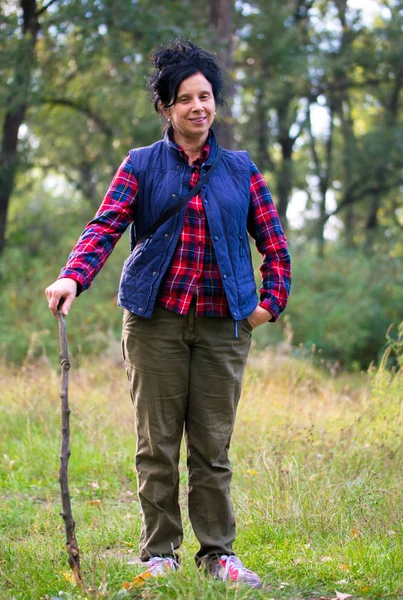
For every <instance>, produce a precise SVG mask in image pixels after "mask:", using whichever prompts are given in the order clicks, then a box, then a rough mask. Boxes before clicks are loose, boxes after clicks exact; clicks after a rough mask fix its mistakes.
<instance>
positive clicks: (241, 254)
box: [239, 235, 243, 256]
mask: <svg viewBox="0 0 403 600" xmlns="http://www.w3.org/2000/svg"><path fill="white" fill-rule="evenodd" d="M239 244H240V248H239V256H243V237H242V236H241V235H240V236H239Z"/></svg>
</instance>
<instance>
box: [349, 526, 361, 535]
mask: <svg viewBox="0 0 403 600" xmlns="http://www.w3.org/2000/svg"><path fill="white" fill-rule="evenodd" d="M361 535H362V533H361V531H360V530H359V529H358V527H353V528H352V530H351V537H352V538H357V537H360V536H361Z"/></svg>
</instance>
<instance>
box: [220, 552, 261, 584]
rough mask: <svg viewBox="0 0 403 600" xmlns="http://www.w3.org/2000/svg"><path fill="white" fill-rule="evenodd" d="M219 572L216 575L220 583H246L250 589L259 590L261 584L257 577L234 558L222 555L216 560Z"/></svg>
mask: <svg viewBox="0 0 403 600" xmlns="http://www.w3.org/2000/svg"><path fill="white" fill-rule="evenodd" d="M218 562H219V565H220V567H221V568H220V570H219V572H218V574H217V576H218V578H219V579H222V581H227V580H228V579H229V580H230V581H234V582H236V583H246V585H249V587H251V588H261V587H262V582H261V581H260V578H259V575H258V574H257V573H255V572H254V571H250V570H249V569H247V568H246V567H245V566H244V565H243V564H242V562H241V561H240V560H239V558H238V557H236V556H226V555H225V554H223V555H222V556H220V558H219V559H218Z"/></svg>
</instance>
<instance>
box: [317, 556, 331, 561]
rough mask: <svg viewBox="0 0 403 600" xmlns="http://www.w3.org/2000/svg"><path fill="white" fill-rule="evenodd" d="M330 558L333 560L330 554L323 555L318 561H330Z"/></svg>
mask: <svg viewBox="0 0 403 600" xmlns="http://www.w3.org/2000/svg"><path fill="white" fill-rule="evenodd" d="M332 560H333V558H332V557H331V556H323V557H322V558H321V559H320V562H330V561H332Z"/></svg>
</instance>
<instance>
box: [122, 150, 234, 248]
mask: <svg viewBox="0 0 403 600" xmlns="http://www.w3.org/2000/svg"><path fill="white" fill-rule="evenodd" d="M221 155H222V148H221V147H219V148H218V150H217V155H216V157H215V160H214V162H213V164H212V165H211V167H210V168H209V170H208V171H206V173H205V174H204V175H203V177H202V178H201V179H199V181H198V182H197V183H196V185H195V186H193V187H192V189H190V190H189V191H188V193H187V194H186V195H185V196H181V198H179V201H178V202H177V203H176V204H174V205H173V206H171V207H170V208H168V210H166V211H165V212H164V213H162V215H161V216H160V218H159V219H157V221H156V222H155V223H154V224H153V225H152V227H150V229H149V230H148V231H147V232H146V233H144V234H143V235H142V236H141V238H139V239H138V240H137V242H136V243H137V244H138V243H141V242H143V241H144V240H145V239H146V238H149V237H150V236H151V235H153V234H154V233H155V232H156V231H157V230H158V229H159V228H160V227H161V225H163V224H164V223H166V221H168V219H170V218H171V217H173V216H174V215H176V213H178V212H179V211H180V210H181V209H182V208H183V207H184V206H186V204H187V203H188V202H189V200H190V199H191V198H193V196H196V194H197V193H198V192H199V191H200V190H201V188H202V187H203V186H204V185H206V183H207V182H208V180H209V179H210V177H211V176H212V174H213V173H214V171H215V170H216V168H217V166H218V163H219V162H220V159H221ZM132 231H133V225H132V228H131V231H130V246H131V248H130V249H131V250H133V248H134V245H135V244H134V245H133V241H134V240H133V239H132Z"/></svg>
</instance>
